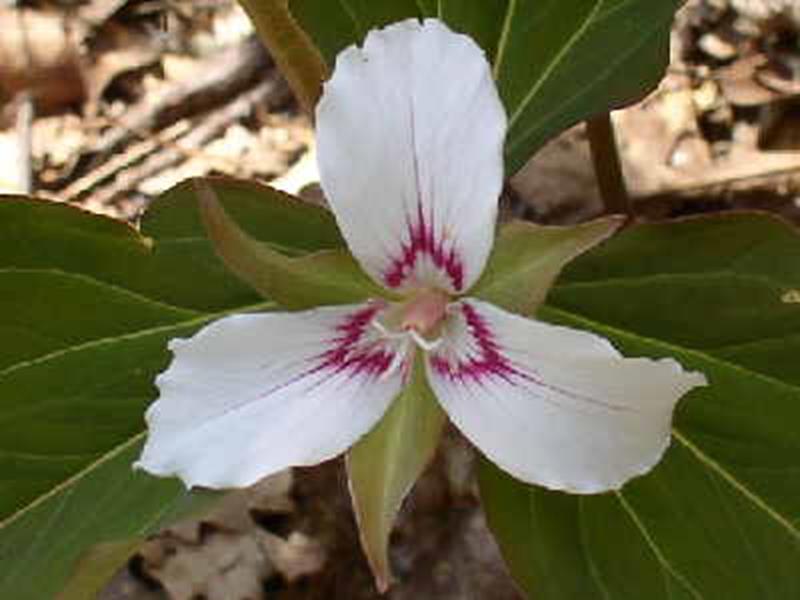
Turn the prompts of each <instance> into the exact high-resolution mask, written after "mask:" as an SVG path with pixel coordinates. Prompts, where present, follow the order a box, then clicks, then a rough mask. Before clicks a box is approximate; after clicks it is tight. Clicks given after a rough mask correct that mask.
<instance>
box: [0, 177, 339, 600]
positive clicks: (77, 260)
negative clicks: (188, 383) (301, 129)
mask: <svg viewBox="0 0 800 600" xmlns="http://www.w3.org/2000/svg"><path fill="white" fill-rule="evenodd" d="M210 184H211V185H212V186H213V187H214V189H215V191H216V193H217V194H218V196H219V197H220V199H221V202H222V204H223V205H224V207H225V211H226V212H227V213H228V214H230V215H232V216H233V218H235V219H236V220H237V222H238V223H240V224H241V226H242V227H243V228H244V229H245V230H246V231H247V232H248V234H249V235H251V236H253V237H255V238H256V239H258V240H260V241H261V242H263V243H265V244H267V245H268V246H269V247H270V248H273V249H280V250H283V251H286V252H288V253H291V254H292V255H294V256H295V257H299V256H301V255H303V254H307V253H310V252H315V251H322V250H332V249H337V248H340V247H341V246H342V244H343V242H342V239H341V237H340V236H339V234H338V231H337V230H336V226H335V223H334V221H333V218H332V217H331V216H330V215H329V214H328V213H326V212H325V211H323V210H321V209H319V208H316V207H312V206H308V205H305V204H302V203H300V202H298V201H296V200H292V199H290V198H288V197H286V196H285V195H280V194H276V193H273V192H269V191H267V190H266V188H264V187H263V186H257V185H253V184H246V183H241V182H235V181H232V180H210ZM272 306H273V304H272V303H271V302H264V301H263V300H262V299H261V298H260V297H259V296H258V295H257V294H255V292H253V290H252V289H251V288H249V287H248V286H247V285H246V284H243V283H242V282H240V281H239V280H238V279H237V278H236V277H235V276H233V275H232V274H231V273H229V272H228V271H227V269H226V268H225V266H224V265H223V264H222V263H221V262H220V261H219V259H218V258H217V257H216V255H215V254H214V250H213V248H212V246H211V244H210V242H209V240H208V239H207V238H206V236H205V233H204V228H203V225H202V222H201V215H200V213H199V211H198V207H197V200H196V196H195V194H194V191H193V189H192V188H191V187H188V186H186V185H182V186H178V187H177V188H176V189H174V190H172V191H171V192H169V193H168V194H166V195H165V197H164V198H162V199H160V200H159V201H157V202H156V203H155V204H154V206H153V207H152V209H151V211H150V212H149V213H148V215H147V217H146V218H145V219H144V222H143V224H142V232H141V234H140V233H139V232H137V231H136V230H134V229H132V228H131V227H129V226H127V225H125V224H123V223H119V222H116V221H113V220H110V219H107V218H104V217H99V216H97V215H92V214H90V213H86V212H84V211H81V210H78V209H76V208H74V207H71V206H67V205H64V204H55V203H47V202H41V201H34V200H28V199H24V198H13V197H6V198H2V199H0V335H2V339H3V340H4V341H5V340H9V343H4V344H2V346H0V597H2V598H6V597H7V598H14V599H15V600H28V599H30V600H42V599H47V598H53V597H55V595H56V593H57V592H58V591H59V590H61V588H62V587H63V586H64V585H65V583H66V582H67V581H71V582H70V587H68V588H67V591H68V592H69V593H70V594H72V595H71V596H70V595H69V594H68V593H67V592H65V594H66V595H65V596H64V597H65V598H86V597H91V594H88V595H87V594H85V592H86V590H89V589H91V588H92V587H96V586H97V585H98V584H99V581H100V580H101V579H102V576H103V575H104V574H106V573H108V572H109V570H110V569H112V568H113V566H114V563H115V561H119V560H120V559H121V557H122V553H121V550H120V548H122V547H124V546H125V545H128V547H134V546H135V545H136V544H137V543H138V542H139V541H140V540H141V539H142V537H143V536H145V535H147V534H148V533H151V532H152V531H154V530H155V529H157V528H158V527H159V526H160V525H162V524H163V523H165V522H167V521H168V520H170V518H171V517H172V516H174V515H175V514H177V513H179V512H180V513H182V512H183V509H184V508H186V509H187V510H188V509H190V508H192V507H194V506H195V505H196V504H198V502H199V503H200V504H204V503H205V496H206V495H205V494H200V497H197V494H196V493H192V494H188V493H187V492H186V491H185V489H183V487H182V486H181V485H180V484H179V483H178V482H177V481H176V480H172V479H169V480H167V479H156V478H153V477H150V476H148V475H146V474H144V473H139V472H133V471H132V469H131V463H132V461H133V460H134V459H135V458H136V457H137V456H138V454H139V451H140V444H141V440H142V439H143V435H144V434H143V432H144V423H143V413H144V410H145V409H146V407H147V405H148V404H149V403H150V402H151V401H152V400H153V399H154V398H155V396H156V393H157V392H156V389H155V387H154V385H153V380H154V378H155V376H156V375H157V374H158V373H159V372H160V371H162V370H163V369H164V368H165V367H166V366H167V364H168V362H169V360H170V356H169V353H168V351H167V349H166V344H167V342H168V340H169V339H171V338H174V337H185V336H189V335H191V334H192V333H194V332H195V331H196V330H197V329H198V328H200V327H202V326H203V325H205V324H206V323H208V322H210V321H212V320H214V319H216V318H219V317H222V316H224V315H226V314H229V313H230V312H233V311H247V310H263V309H268V308H271V307H272ZM96 544H102V546H101V547H100V550H95V551H94V553H93V552H92V551H91V548H92V547H93V546H94V545H96ZM118 544H122V545H121V546H120V545H118ZM103 549H105V550H106V551H107V552H103V551H102V550H103ZM111 549H114V551H113V552H108V550H111ZM100 559H102V560H100ZM98 561H99V562H98ZM79 564H80V565H81V571H80V574H79V576H78V577H77V578H75V579H74V580H71V576H72V574H73V572H74V570H75V569H76V565H79ZM117 564H118V563H117ZM82 593H84V595H83V596H81V594H82Z"/></svg>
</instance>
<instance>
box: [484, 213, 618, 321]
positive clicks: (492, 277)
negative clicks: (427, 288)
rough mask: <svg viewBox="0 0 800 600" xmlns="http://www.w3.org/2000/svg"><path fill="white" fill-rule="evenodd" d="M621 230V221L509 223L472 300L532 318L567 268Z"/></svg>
mask: <svg viewBox="0 0 800 600" xmlns="http://www.w3.org/2000/svg"><path fill="white" fill-rule="evenodd" d="M621 224H622V219H620V218H617V217H609V218H605V219H598V220H597V221H592V222H590V223H584V224H582V225H574V226H570V227H546V226H543V225H536V224H534V223H527V222H523V221H514V222H512V223H508V224H507V225H504V226H503V227H502V228H501V229H500V234H499V235H498V236H497V241H496V242H495V245H494V249H493V251H492V255H491V257H490V258H489V261H488V264H487V265H486V270H485V271H484V272H483V275H482V276H481V278H480V280H478V283H477V284H476V285H475V288H474V289H472V290H470V292H469V295H470V296H476V297H478V298H481V299H483V300H486V301H488V302H492V303H493V304H497V305H498V306H502V307H503V308H505V309H506V310H510V311H512V312H516V313H524V314H531V313H532V312H533V311H534V310H536V308H538V307H539V305H540V304H541V303H542V302H544V299H545V296H546V295H547V292H548V291H549V290H550V287H551V286H552V285H553V281H555V279H556V277H558V274H559V273H560V272H561V269H562V268H563V267H564V265H566V264H567V263H569V261H571V260H573V259H574V258H575V257H576V256H578V255H579V254H581V253H582V252H585V251H586V250H588V249H589V248H591V247H592V246H594V245H596V244H599V243H600V242H602V241H603V240H605V239H606V238H608V237H609V236H610V235H611V234H613V233H614V231H616V230H617V229H618V228H619V227H620V225H621Z"/></svg>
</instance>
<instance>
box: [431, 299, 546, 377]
mask: <svg viewBox="0 0 800 600" xmlns="http://www.w3.org/2000/svg"><path fill="white" fill-rule="evenodd" d="M460 308H461V312H462V313H463V315H464V320H465V321H466V323H467V328H468V329H469V332H470V334H471V335H472V337H473V339H474V340H475V343H476V345H477V346H478V352H477V353H476V355H475V356H471V357H469V358H468V359H466V360H464V361H463V362H458V363H455V364H454V363H452V362H450V361H449V360H447V359H445V358H443V357H441V356H438V355H432V356H431V358H430V363H431V366H432V367H433V368H434V370H435V371H436V372H437V373H439V374H440V375H442V376H443V377H447V378H448V379H450V380H459V381H465V380H472V381H480V380H482V379H485V378H487V377H490V376H495V377H501V378H502V379H505V380H506V381H508V382H509V383H514V378H515V377H519V378H522V379H532V378H531V377H530V376H529V375H527V374H526V373H522V372H521V371H519V370H518V369H517V368H515V367H514V366H513V365H512V364H511V362H510V361H509V360H508V359H507V358H506V357H505V356H503V354H502V353H501V352H500V347H499V345H498V343H497V340H496V339H495V337H494V334H493V333H492V330H491V329H490V328H489V325H488V323H487V322H486V320H485V319H484V318H483V317H482V316H481V315H480V314H479V313H478V311H476V310H475V309H474V308H473V307H472V306H470V305H469V304H467V303H462V304H461V305H460ZM537 383H538V382H537Z"/></svg>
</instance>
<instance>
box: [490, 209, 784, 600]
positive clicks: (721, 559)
mask: <svg viewBox="0 0 800 600" xmlns="http://www.w3.org/2000/svg"><path fill="white" fill-rule="evenodd" d="M797 289H800V237H798V234H797V232H796V231H795V230H794V229H793V228H792V227H790V226H788V225H787V224H785V223H783V222H781V221H778V220H776V219H774V218H772V217H768V216H763V215H762V216H756V215H735V214H731V215H722V216H718V217H714V218H696V219H690V220H686V221H683V222H674V223H668V224H658V225H640V226H637V227H632V228H631V229H629V230H627V231H625V232H623V233H622V234H620V235H619V236H617V237H615V238H614V239H612V240H610V241H608V242H606V243H605V244H603V245H601V246H599V247H597V248H596V249H595V250H593V251H591V252H589V253H587V254H585V255H584V256H582V257H580V258H578V259H577V260H576V261H574V262H573V263H571V265H570V266H569V267H568V268H567V269H566V270H565V272H564V274H563V276H562V278H561V279H560V280H559V282H558V284H557V285H556V286H555V287H554V288H553V289H552V290H551V293H550V295H549V296H548V302H547V304H546V305H545V306H543V307H542V309H541V310H540V311H539V312H538V316H539V317H540V318H543V319H546V320H548V321H552V322H556V323H560V324H565V325H569V326H573V327H577V328H581V329H589V330H593V331H595V332H597V333H600V334H601V335H604V336H606V337H608V338H609V339H611V340H612V341H613V342H614V344H615V345H616V346H617V347H618V348H619V349H620V350H621V351H622V352H623V353H624V354H626V355H628V356H652V357H663V356H672V357H674V358H676V359H677V360H678V361H679V362H681V364H683V365H684V367H686V368H688V369H691V370H698V371H702V372H704V373H705V374H706V376H707V377H708V379H709V383H710V385H709V386H708V387H705V388H701V389H698V390H695V391H693V392H692V393H691V394H690V395H689V396H687V397H686V398H684V399H683V400H682V401H681V402H680V404H679V407H678V411H677V413H676V418H675V422H674V434H673V442H672V445H671V447H670V449H669V451H668V452H667V455H666V457H665V459H664V460H663V461H662V462H661V463H660V464H659V465H658V466H657V467H656V468H655V469H654V470H653V471H652V472H651V473H650V474H648V475H646V476H644V477H641V478H638V479H636V480H633V481H632V482H630V483H629V484H628V485H626V486H625V487H624V488H623V489H622V491H621V492H619V493H609V494H603V495H600V496H584V497H578V496H570V495H566V494H561V493H556V492H548V491H545V490H542V489H538V488H534V487H529V486H525V485H523V484H521V483H519V482H516V481H514V480H513V479H511V478H510V477H507V476H506V475H504V474H502V473H499V472H498V471H497V470H496V468H495V467H493V466H492V465H489V464H484V465H483V468H482V476H481V491H482V495H483V497H484V501H485V506H486V508H487V512H488V514H489V519H490V523H491V525H492V527H493V528H494V529H495V532H496V534H497V536H498V539H499V540H500V542H501V546H502V547H503V551H504V553H505V555H506V557H507V558H508V561H509V564H510V565H511V567H512V570H513V571H514V573H515V574H516V576H517V579H518V580H519V581H520V583H521V584H522V585H523V586H524V587H525V589H526V590H527V591H528V593H530V595H531V596H532V597H535V598H541V599H543V600H549V599H553V600H562V599H571V598H575V599H578V598H580V599H591V598H602V599H607V600H616V599H617V598H632V599H633V598H654V599H659V598H665V599H673V598H681V599H683V598H688V599H698V598H727V599H729V600H738V599H742V600H749V599H751V598H768V599H774V600H779V599H781V600H782V599H785V598H794V597H798V596H800V571H798V568H797V567H798V565H800V502H798V500H797V499H798V498H800V432H799V430H798V428H797V423H798V422H800V377H798V374H797V368H796V361H793V360H791V358H790V357H796V356H797V355H798V351H800V308H798V305H797V304H795V303H794V302H792V301H791V299H792V298H794V296H793V294H792V292H793V291H794V290H797ZM576 443H580V440H576ZM554 573H556V574H557V575H558V576H554Z"/></svg>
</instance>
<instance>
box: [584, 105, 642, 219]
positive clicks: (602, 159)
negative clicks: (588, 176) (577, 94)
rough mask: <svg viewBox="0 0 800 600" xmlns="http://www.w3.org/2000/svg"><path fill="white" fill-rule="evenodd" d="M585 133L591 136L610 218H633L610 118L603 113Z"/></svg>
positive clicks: (593, 152)
mask: <svg viewBox="0 0 800 600" xmlns="http://www.w3.org/2000/svg"><path fill="white" fill-rule="evenodd" d="M586 132H587V133H588V135H589V147H590V149H591V152H592V164H593V165H594V172H595V176H596V177H597V185H598V187H599V188H600V196H601V197H602V199H603V204H604V205H605V209H606V210H605V212H606V213H607V214H616V213H622V214H625V215H628V217H632V216H633V206H632V204H631V200H630V196H629V195H628V189H627V188H626V187H625V178H624V176H623V175H622V165H621V163H620V159H619V151H618V149H617V140H616V137H615V136H614V126H613V125H612V124H611V115H610V114H609V113H602V114H599V115H597V116H595V117H592V118H591V119H588V120H587V121H586Z"/></svg>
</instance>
